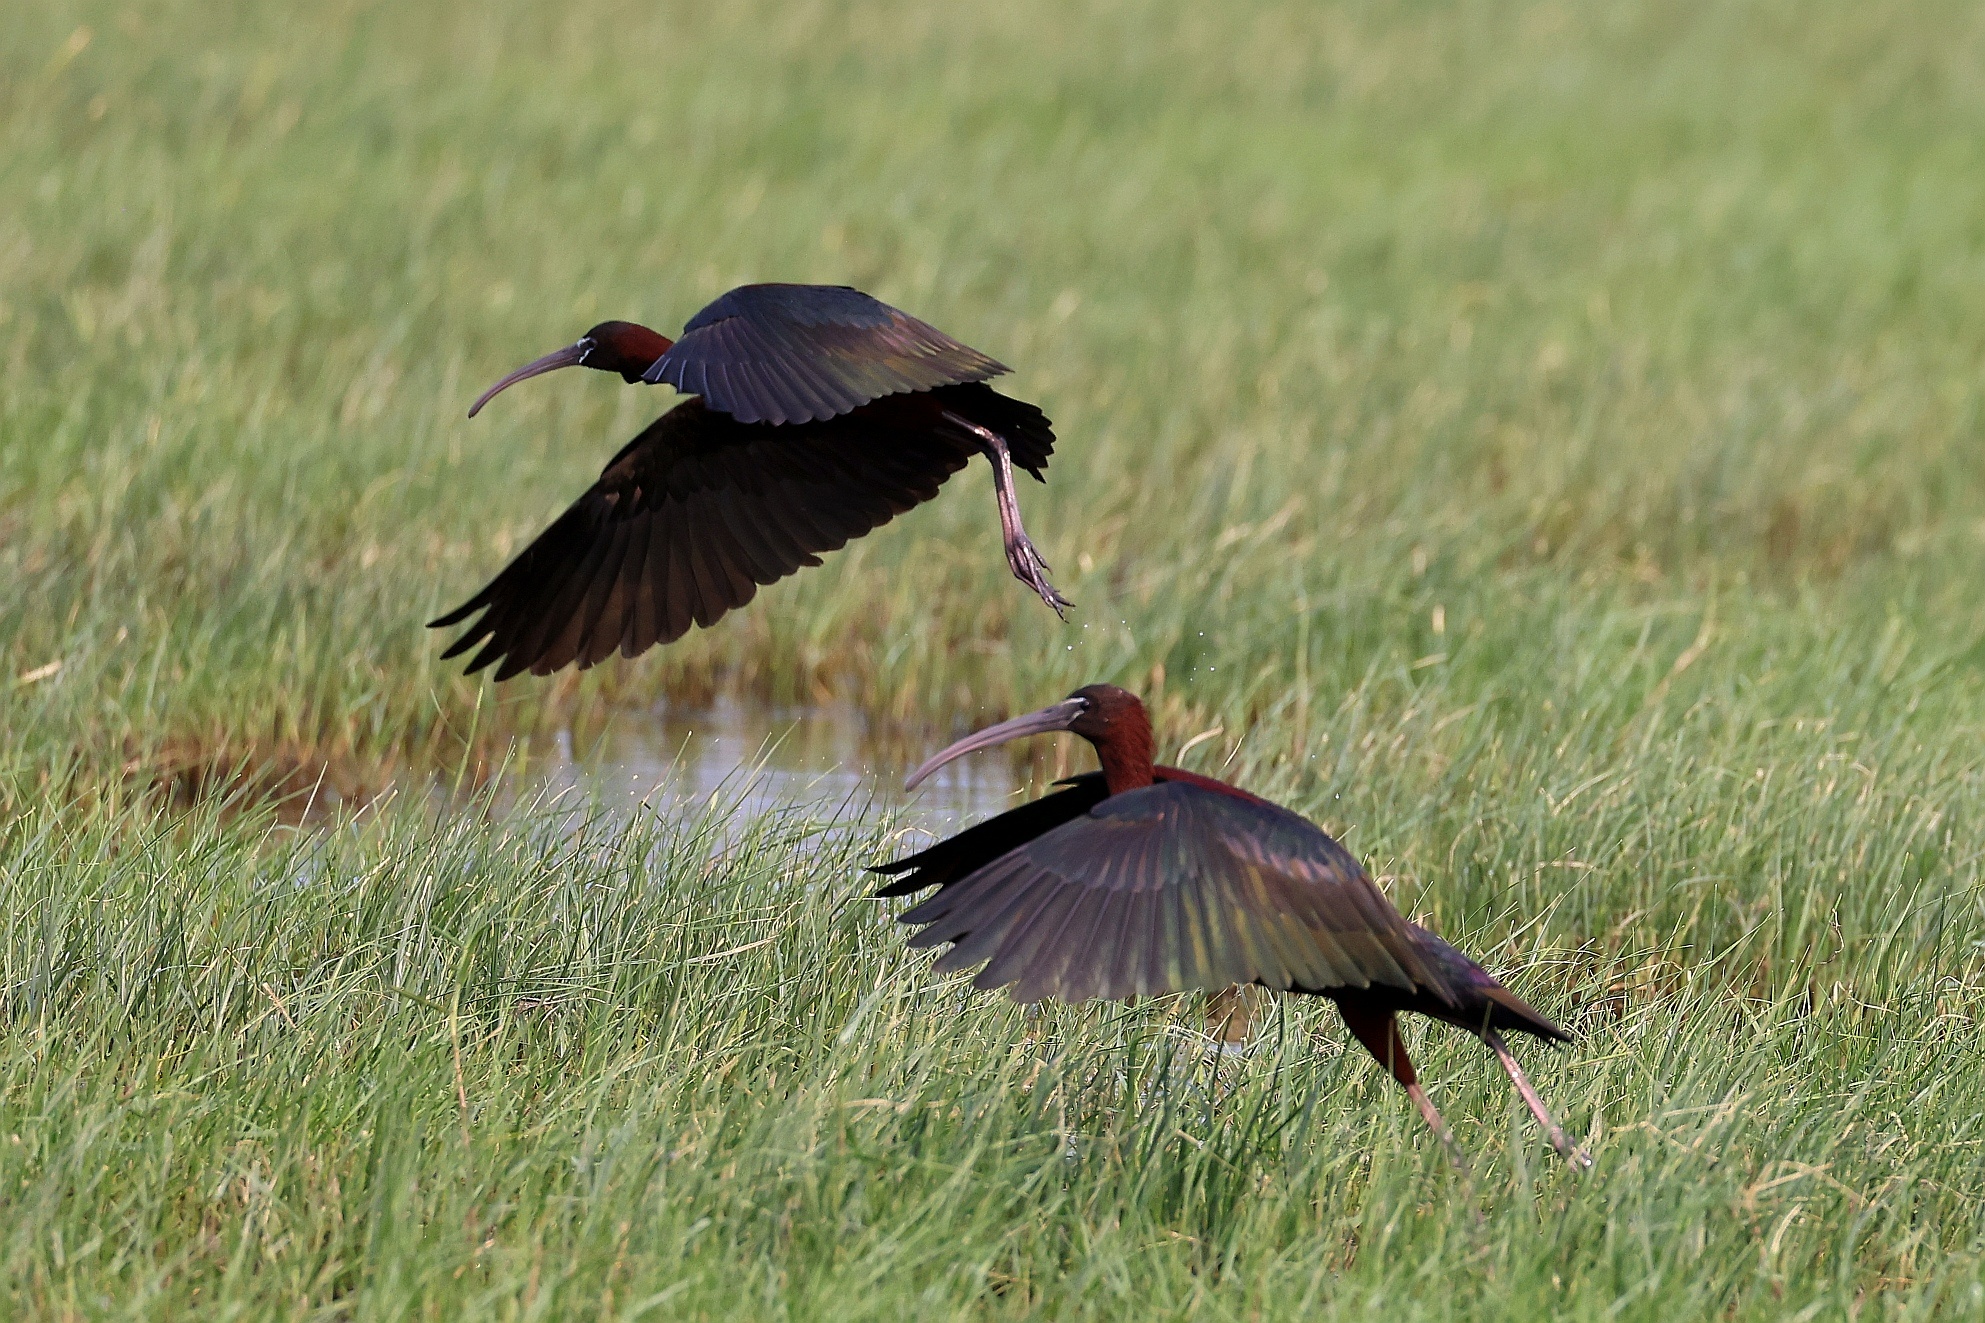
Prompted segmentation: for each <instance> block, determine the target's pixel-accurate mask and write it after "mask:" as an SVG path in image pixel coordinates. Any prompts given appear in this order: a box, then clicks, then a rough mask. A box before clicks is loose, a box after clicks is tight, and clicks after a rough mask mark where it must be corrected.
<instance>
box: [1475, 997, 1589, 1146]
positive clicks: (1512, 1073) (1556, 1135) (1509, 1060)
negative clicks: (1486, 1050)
mask: <svg viewBox="0 0 1985 1323" xmlns="http://www.w3.org/2000/svg"><path fill="white" fill-rule="evenodd" d="M1482 1041H1483V1042H1485V1043H1487V1044H1488V1045H1489V1047H1490V1048H1491V1049H1492V1050H1494V1052H1495V1054H1496V1060H1498V1061H1500V1062H1502V1063H1503V1069H1504V1070H1506V1071H1508V1072H1509V1078H1510V1082H1511V1083H1512V1084H1514V1085H1516V1091H1517V1092H1518V1093H1520V1094H1522V1095H1523V1101H1524V1102H1525V1103H1526V1104H1527V1105H1528V1106H1529V1108H1530V1114H1531V1115H1532V1116H1534V1117H1536V1118H1537V1124H1538V1125H1540V1126H1543V1127H1544V1137H1545V1138H1547V1139H1549V1140H1550V1141H1551V1147H1552V1148H1554V1149H1556V1150H1557V1151H1558V1156H1560V1157H1562V1158H1564V1159H1565V1160H1566V1161H1567V1162H1570V1163H1573V1164H1575V1165H1577V1166H1580V1167H1590V1166H1591V1165H1592V1155H1591V1154H1589V1153H1587V1152H1586V1151H1585V1150H1584V1149H1582V1148H1580V1147H1579V1146H1578V1145H1576V1144H1574V1143H1572V1142H1571V1140H1569V1139H1567V1138H1566V1137H1565V1132H1564V1131H1563V1130H1561V1129H1559V1128H1558V1123H1557V1122H1556V1121H1553V1120H1552V1119H1551V1114H1550V1112H1548V1111H1546V1110H1545V1108H1544V1100H1543V1099H1542V1098H1539V1097H1538V1096H1537V1090H1535V1089H1533V1088H1531V1087H1530V1080H1529V1078H1528V1077H1527V1076H1525V1075H1524V1073H1523V1067H1521V1066H1519V1065H1517V1064H1516V1058H1515V1057H1513V1056H1511V1055H1510V1052H1509V1044H1507V1043H1505V1042H1503V1036H1502V1035H1501V1034H1499V1033H1497V1032H1496V1031H1495V1030H1493V1029H1485V1030H1483V1032H1482Z"/></svg>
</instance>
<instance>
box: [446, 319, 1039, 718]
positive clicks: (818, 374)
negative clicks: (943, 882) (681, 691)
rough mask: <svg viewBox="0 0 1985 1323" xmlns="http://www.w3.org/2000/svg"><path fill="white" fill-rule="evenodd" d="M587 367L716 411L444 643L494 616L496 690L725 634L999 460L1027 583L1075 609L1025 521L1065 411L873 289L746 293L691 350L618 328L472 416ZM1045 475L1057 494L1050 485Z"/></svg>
mask: <svg viewBox="0 0 1985 1323" xmlns="http://www.w3.org/2000/svg"><path fill="white" fill-rule="evenodd" d="M567 367H588V368H594V369H597V370H600V371H603V372H614V373H618V374H619V375H620V376H621V377H622V378H624V379H625V380H627V381H629V382H640V381H645V382H665V383H667V384H669V385H671V386H673V387H675V388H676V389H677V390H678V391H681V392H683V393H685V394H688V395H692V396H694V397H695V398H693V399H689V400H686V401H684V402H683V403H681V404H679V405H677V406H676V407H675V408H673V409H671V410H669V411H668V412H667V413H665V414H663V415H662V416H661V417H660V418H657V419H656V420H655V421H654V422H653V423H651V424H649V425H648V427H647V428H646V429H645V430H644V431H642V432H641V434H640V435H638V436H636V437H635V438H634V439H633V440H632V441H630V442H628V443H627V444H626V445H625V446H623V447H622V448H621V450H620V453H619V454H617V455H615V456H614V457H613V459H612V460H611V461H610V462H609V463H608V464H607V466H606V468H605V469H604V470H603V471H602V472H601V474H600V478H599V481H598V482H596V483H594V484H593V486H592V488H591V490H589V491H587V492H586V494H585V495H584V496H581V497H580V498H579V500H578V501H577V502H576V503H575V504H573V505H572V506H571V508H569V509H568V510H566V512H565V513H564V514H562V515H560V516H559V517H558V518H557V519H556V520H554V521H553V522H552V524H551V526H550V527H549V528H547V529H546V530H545V531H544V532H543V533H541V534H539V535H538V537H537V539H536V540H535V541H533V542H532V543H531V544H530V545H529V546H527V547H525V548H524V550H523V551H522V552H521V553H519V554H518V555H517V557H516V558H515V559H513V560H512V561H511V562H510V564H509V565H507V566H506V567H504V569H503V570H502V571H501V572H500V573H499V574H498V575H497V576H496V577H495V578H494V579H492V580H490V582H489V583H488V585H487V586H485V587H484V588H483V589H482V591H481V592H479V593H477V594H476V595H475V596H474V597H471V598H470V599H469V600H468V601H466V602H464V603H463V604H462V605H461V606H459V607H457V608H456V609H455V610H453V611H450V612H449V613H448V614H447V615H445V616H442V617H441V618H440V619H438V620H435V621H433V622H432V624H433V626H434V627H436V628H442V627H446V626H450V625H455V624H459V623H461V622H462V621H464V620H466V619H467V618H468V617H469V616H471V615H474V614H475V613H477V612H481V615H480V617H479V618H478V619H476V620H475V621H474V622H473V623H472V624H471V625H470V626H469V628H468V630H467V631H466V632H465V633H463V634H462V635H461V636H460V637H459V638H457V639H456V640H455V641H454V643H452V644H451V645H450V646H449V648H448V650H447V651H446V652H445V653H443V654H442V655H443V656H444V657H453V656H456V655H458V654H460V653H463V652H466V651H468V650H469V649H470V648H472V647H476V646H477V645H478V644H480V645H481V647H480V650H479V651H478V652H477V653H476V654H475V656H474V657H473V658H472V659H471V660H470V662H469V667H468V669H469V670H470V671H471V672H475V671H478V670H481V669H482V668H483V667H485V666H488V665H490V664H492V663H498V665H497V669H496V678H497V679H498V680H503V679H507V678H509V677H510V676H512V675H515V674H517V673H518V672H520V671H525V670H528V671H530V672H532V673H533V674H536V675H548V674H550V673H551V672H553V671H556V670H558V669H560V668H561V667H564V666H566V665H568V664H570V663H573V662H577V663H578V664H579V666H581V667H582V668H583V667H587V666H591V665H593V664H594V663H595V662H598V661H601V660H603V659H604V658H606V657H607V656H609V655H610V654H612V653H613V652H615V651H618V652H620V653H621V655H623V656H626V657H632V656H635V655H637V654H639V653H641V652H645V651H646V650H647V649H649V648H651V647H653V646H654V645H656V644H658V643H668V642H671V641H673V640H675V639H676V638H679V637H680V636H681V635H682V634H684V633H685V632H687V631H688V629H689V628H690V626H691V625H692V624H694V625H700V626H707V625H710V624H714V623H715V622H716V620H717V619H718V618H719V617H720V616H722V615H724V614H725V613H726V612H728V611H731V610H732V609H734V608H736V607H740V606H743V605H744V604H745V603H746V602H748V601H750V600H751V598H752V597H753V596H754V595H755V594H756V593H757V591H758V589H759V587H760V585H763V584H769V583H772V582H774V581H775V580H778V579H782V578H784V577H785V576H786V575H788V574H791V573H793V572H794V571H795V570H797V569H799V568H800V567H802V566H806V565H818V564H819V563H820V558H819V553H821V552H825V551H833V550H835V549H837V548H839V547H841V546H842V545H843V544H845V543H846V542H847V541H848V540H849V539H850V538H856V537H860V536H862V535H863V534H864V533H867V532H869V531H870V530H871V529H873V528H875V527H877V526H878V525H881V524H884V523H887V522H888V521H889V520H890V519H891V518H893V517H894V516H896V515H898V514H901V513H903V512H904V511H905V510H908V509H910V508H911V507H912V506H915V505H917V504H919V503H921V502H923V501H927V500H929V499H930V498H931V497H933V496H935V495H936V494H937V490H938V487H939V486H940V485H941V484H942V483H943V482H944V480H945V479H946V478H948V477H950V476H951V475H952V474H953V473H956V472H957V471H958V470H960V469H962V468H964V467H965V464H966V463H967V461H969V460H970V459H971V457H972V456H973V455H974V454H984V455H985V456H986V457H987V458H988V459H989V460H990V461H991V463H992V471H993V491H994V495H995V498H996V501H997V504H998V508H999V522H1000V530H1001V533H1002V535H1003V537H1004V541H1005V546H1006V559H1007V564H1008V566H1009V567H1010V568H1011V569H1012V571H1013V574H1014V576H1015V577H1016V578H1018V579H1019V580H1020V581H1021V582H1022V583H1024V584H1026V585H1027V586H1028V587H1030V588H1032V589H1033V590H1034V591H1035V592H1036V593H1038V594H1040V596H1041V600H1043V601H1044V602H1046V603H1047V604H1048V605H1049V606H1051V607H1053V608H1054V609H1055V611H1056V612H1057V613H1058V614H1064V613H1065V612H1066V609H1067V607H1068V606H1069V602H1068V600H1067V599H1066V598H1064V597H1063V596H1062V595H1061V594H1060V593H1059V592H1057V591H1056V590H1055V587H1054V585H1053V584H1052V583H1051V582H1049V580H1048V565H1047V562H1046V561H1044V560H1043V559H1042V558H1041V555H1040V553H1039V552H1038V551H1036V550H1035V548H1034V544H1033V542H1032V541H1031V540H1030V539H1029V538H1028V536H1027V531H1026V529H1025V528H1023V527H1022V526H1021V523H1020V505H1019V501H1018V500H1017V499H1016V497H1015V495H1014V490H1013V470H1014V468H1015V466H1018V467H1020V468H1022V469H1025V470H1026V471H1027V472H1029V473H1031V474H1033V475H1034V477H1035V478H1037V479H1041V478H1042V470H1043V469H1044V468H1045V467H1046V466H1047V462H1048V456H1049V455H1050V454H1051V453H1052V452H1053V450H1054V440H1055V436H1054V429H1053V428H1052V427H1051V426H1050V424H1049V422H1048V419H1047V415H1045V414H1043V413H1042V412H1041V411H1040V410H1039V409H1037V408H1035V407H1034V406H1033V405H1031V404H1027V403H1025V402H1023V401H1020V400H1016V399H1012V398H1010V397H1008V396H1005V395H1002V394H1000V393H999V392H998V391H995V390H993V389H992V388H991V387H990V386H988V385H986V384H985V383H986V381H987V380H988V379H990V378H992V377H996V376H999V375H1000V374H1002V373H1004V372H1006V371H1007V370H1008V369H1007V368H1006V367H1005V366H1004V365H1003V364H1001V363H999V362H997V361H996V360H994V359H992V358H989V357H987V356H986V355H985V354H982V353H980V352H979V351H978V350H976V349H973V348H970V347H969V346H967V345H963V344H960V343H959V342H958V341H956V340H954V339H952V338H951V337H950V336H948V335H946V334H944V333H943V332H942V331H939V330H937V329H936V328H934V327H931V326H928V325H926V324H925V323H923V322H921V321H918V320H917V319H916V318H914V317H912V316H910V315H909V314H907V313H904V312H901V311H899V310H897V309H895V308H892V307H890V306H889V305H888V304H886V303H882V302H879V301H877V300H876V299H873V298H870V297H869V296H868V295H866V294H864V293H862V292H861V291H859V290H855V289H848V288H846V287H843V286H828V285H744V286H741V287H739V288H737V289H734V290H732V291H731V292H730V293H728V294H725V295H723V296H722V297H721V298H719V299H717V300H716V301H715V302H713V303H711V304H710V305H709V306H708V307H706V308H704V309H703V310H702V311H701V312H699V313H697V314H696V315H695V316H694V317H691V318H690V319H689V322H688V324H687V325H686V326H685V327H684V328H683V334H682V338H681V339H679V340H670V339H669V338H668V337H667V336H664V335H662V334H660V333H659V332H657V331H652V330H650V329H648V328H647V327H645V326H640V325H637V324H635V323H633V322H620V321H613V322H601V323H600V324H599V325H597V326H595V327H593V328H592V330H590V331H588V332H586V334H585V335H583V336H581V337H580V338H579V339H578V340H577V341H576V342H574V343H573V344H570V345H567V346H566V347H565V348H563V349H559V350H555V351H554V352H552V353H549V354H546V355H545V356H544V357H542V358H539V359H536V360H534V361H532V362H530V363H526V364H525V365H524V366H523V367H520V368H518V369H517V370H516V371H514V372H512V373H510V375H508V376H506V377H504V378H503V379H502V380H501V381H498V382H497V383H496V384H495V385H494V386H491V387H490V388H489V389H488V390H487V391H485V392H484V393H483V395H482V397H481V398H480V399H478V400H477V401H476V402H475V405H474V407H472V408H471V409H470V410H469V414H470V416H471V417H474V416H475V414H476V413H477V412H479V411H480V410H481V409H482V407H483V406H484V405H485V404H487V403H488V402H489V401H490V399H491V398H492V397H493V396H495V395H496V394H498V393H499V392H501V391H503V390H506V389H508V388H509V387H511V386H513V385H515V384H516V383H518V382H520V381H524V380H526V379H528V378H531V377H535V376H539V375H542V374H543V373H546V372H551V371H555V370H557V369H559V368H567ZM1043 480H1045V479H1043Z"/></svg>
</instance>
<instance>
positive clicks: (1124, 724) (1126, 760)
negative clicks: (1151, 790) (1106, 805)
mask: <svg viewBox="0 0 1985 1323" xmlns="http://www.w3.org/2000/svg"><path fill="white" fill-rule="evenodd" d="M1089 742H1090V743H1091V744H1093V745H1095V746H1096V757H1097V758H1098V759H1100V760H1101V761H1102V764H1103V784H1104V785H1105V786H1107V787H1109V791H1110V793H1111V794H1113V795H1121V794H1122V793H1123V792H1124V791H1126V790H1137V789H1141V788H1142V787H1144V786H1148V785H1151V784H1153V783H1154V782H1155V781H1156V780H1157V776H1156V774H1155V773H1154V772H1153V771H1152V766H1151V722H1150V720H1149V719H1148V718H1147V717H1146V716H1145V715H1144V710H1143V709H1142V708H1138V709H1137V710H1136V711H1135V712H1133V713H1126V714H1124V715H1123V716H1120V717H1118V718H1116V719H1115V720H1114V721H1112V722H1111V723H1110V729H1109V730H1108V732H1107V733H1105V734H1104V735H1103V736H1102V737H1101V738H1100V739H1093V738H1092V739H1091V740H1090V741H1089Z"/></svg>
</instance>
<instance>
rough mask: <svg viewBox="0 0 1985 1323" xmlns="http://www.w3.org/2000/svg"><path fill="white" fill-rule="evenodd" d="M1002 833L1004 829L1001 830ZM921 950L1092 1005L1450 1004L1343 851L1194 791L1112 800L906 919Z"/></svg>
mask: <svg viewBox="0 0 1985 1323" xmlns="http://www.w3.org/2000/svg"><path fill="white" fill-rule="evenodd" d="M995 821H997V819H995ZM901 919H902V921H903V922H904V923H912V924H918V925H922V931H920V932H918V933H917V934H916V936H914V937H912V938H911V939H910V944H911V945H912V946H919V947H923V946H935V945H937V944H938V943H940V942H951V943H954V944H955V945H953V947H952V949H951V950H950V951H948V952H946V953H945V954H944V956H943V957H942V958H941V959H939V961H938V962H937V968H938V969H939V970H941V971H945V972H951V971H955V970H960V969H966V968H969V967H970V966H972V965H975V964H978V963H979V962H981V961H985V962H987V963H986V967H985V968H984V969H983V970H981V971H980V972H979V976H978V978H977V979H976V980H974V982H975V984H976V986H978V987H980V988H997V987H1004V986H1006V985H1007V984H1013V985H1014V987H1013V997H1014V999H1015V1000H1017V1001H1022V1002H1031V1001H1039V1000H1040V999H1041V998H1043V997H1049V996H1053V997H1058V998H1060V999H1062V1000H1064V1001H1081V1000H1085V999H1088V998H1092V997H1104V998H1121V997H1133V996H1147V995H1150V994H1154V993H1161V992H1180V991H1184V990H1186V989H1190V988H1204V989H1209V990H1210V989H1219V988H1225V987H1229V986H1231V985H1233V984H1236V983H1261V984H1263V985H1265V986H1267V987H1270V988H1275V989H1291V990H1297V991H1304V992H1327V991H1330V990H1333V989H1337V988H1368V987H1371V986H1373V985H1375V984H1376V985H1381V986H1384V987H1389V988H1393V989H1397V990H1398V991H1400V992H1402V993H1408V994H1410V993H1415V992H1422V991H1424V992H1427V993H1431V994H1432V995H1433V996H1435V997H1436V998H1438V999H1439V1000H1440V1001H1441V1002H1443V1003H1451V1002H1452V1001H1453V994H1452V992H1451V991H1450V990H1449V989H1448V988H1447V986H1446V984H1445V982H1444V980H1443V979H1442V976H1441V973H1440V971H1439V970H1437V969H1435V968H1434V967H1432V966H1431V965H1430V964H1429V962H1428V961H1427V960H1426V959H1425V958H1424V957H1423V955H1422V953H1421V951H1420V949H1419V945H1418V944H1417V943H1416V942H1415V941H1414V940H1413V935H1412V933H1411V931H1410V930H1409V928H1408V925H1407V923H1406V920H1405V919H1403V918H1401V917H1400V915H1399V912H1398V911H1397V910H1395V909H1394V908H1393V907H1392V904H1391V902H1389V901H1387V900H1386V898H1385V895H1384V893H1382V892H1381V891H1380V890H1379V889H1378V887H1377V886H1376V885H1374V884H1373V882H1372V880H1371V878H1370V877H1368V876H1367V875H1366V873H1365V870H1364V869H1363V868H1361V867H1359V866H1358V862H1357V861H1356V860H1355V859H1353V858H1352V857H1351V856H1350V854H1349V853H1347V852H1346V851H1345V849H1344V847H1342V846H1341V845H1339V844H1338V843H1337V842H1336V841H1333V840H1332V839H1331V838H1330V837H1329V836H1327V835H1325V834H1324V833H1323V832H1322V831H1319V830H1318V829H1317V828H1316V827H1315V826H1314V825H1312V824H1311V823H1310V822H1308V821H1306V820H1305V819H1303V818H1301V817H1298V816H1297V815H1296V814H1294V813H1291V812H1289V811H1288V810H1286V809H1282V808H1278V807H1276V806H1275V805H1273V804H1268V803H1265V802H1263V801H1260V800H1255V799H1252V798H1241V797H1238V796H1235V795H1231V794H1227V793H1224V792H1222V791H1219V790H1213V789H1209V788H1206V787H1204V786H1200V785H1193V784H1189V783H1182V782H1170V783H1162V782H1161V783H1160V784H1158V785H1154V786H1150V787H1147V788H1145V789H1142V790H1132V791H1129V792H1127V793H1125V794H1121V795H1112V796H1110V797H1109V798H1107V799H1104V800H1103V801H1102V802H1101V803H1099V804H1097V805H1096V806H1095V807H1094V808H1092V809H1090V810H1089V811H1088V812H1087V813H1085V814H1083V815H1082V816H1081V817H1078V818H1076V819H1075V820H1074V821H1071V822H1068V823H1066V824H1065V825H1063V826H1060V827H1056V828H1054V829H1053V830H1051V831H1048V832H1045V833H1043V834H1042V835H1040V836H1039V837H1037V838H1035V839H1034V840H1032V841H1029V842H1027V843H1026V844H1023V845H1021V846H1019V847H1017V848H1015V849H1013V850H1011V851H1009V852H1008V853H1006V854H1004V855H1002V856H1000V857H999V858H997V859H995V860H993V861H992V862H991V863H988V864H986V865H985V866H983V867H981V868H979V869H978V870H977V871H975V872H973V873H971V874H970V875H969V876H966V877H964V878H962V879H961V880H959V881H957V882H955V883H953V884H952V885H950V886H947V887H945V888H944V889H943V890H942V891H940V892H938V893H937V895H935V896H933V897H931V898H930V899H929V900H926V901H925V902H923V903H922V904H921V905H918V906H916V907H915V908H913V909H911V910H909V911H907V912H906V913H904V914H903V915H902V916H901Z"/></svg>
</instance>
